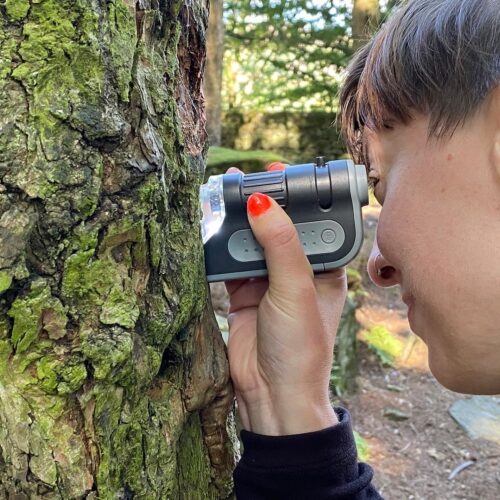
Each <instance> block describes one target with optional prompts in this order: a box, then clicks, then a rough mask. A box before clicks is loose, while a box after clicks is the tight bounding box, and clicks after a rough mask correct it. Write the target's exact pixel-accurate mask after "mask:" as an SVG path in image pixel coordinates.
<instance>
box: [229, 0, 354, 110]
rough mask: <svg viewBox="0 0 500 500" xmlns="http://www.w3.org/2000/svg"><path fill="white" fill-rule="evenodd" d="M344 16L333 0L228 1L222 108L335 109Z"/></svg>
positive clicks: (345, 55) (345, 43)
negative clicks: (223, 100) (223, 102)
mask: <svg viewBox="0 0 500 500" xmlns="http://www.w3.org/2000/svg"><path fill="white" fill-rule="evenodd" d="M348 16H349V12H348V9H347V7H346V5H345V2H338V1H333V0H317V1H310V0H271V1H263V0H244V1H240V0H228V1H227V3H226V10H225V21H226V39H225V42H226V53H225V55H226V62H225V68H224V98H225V107H226V108H228V109H232V108H238V109H263V108H265V109H266V110H267V111H281V110H283V109H287V108H288V109H294V110H310V109H321V110H325V111H332V110H334V108H335V102H336V98H335V94H336V89H337V85H338V82H339V74H340V70H341V69H342V68H343V67H345V66H346V64H347V62H348V60H349V57H350V56H351V53H352V50H351V44H350V40H349V34H348Z"/></svg>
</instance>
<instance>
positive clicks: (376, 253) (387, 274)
mask: <svg viewBox="0 0 500 500" xmlns="http://www.w3.org/2000/svg"><path fill="white" fill-rule="evenodd" d="M368 275H369V276H370V279H371V280H372V281H373V283H375V284H376V285H377V286H380V287H389V286H394V285H399V284H400V283H401V273H400V272H399V270H398V269H396V268H395V267H394V266H393V265H391V263H390V262H389V261H388V260H386V259H385V257H384V256H383V255H382V253H381V252H380V250H379V248H378V245H377V241H376V240H375V242H374V243H373V248H372V251H371V254H370V258H369V259H368Z"/></svg>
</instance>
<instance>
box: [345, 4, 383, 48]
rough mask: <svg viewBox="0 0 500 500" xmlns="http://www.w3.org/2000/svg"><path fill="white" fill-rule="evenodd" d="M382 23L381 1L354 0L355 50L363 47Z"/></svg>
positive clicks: (353, 35) (353, 30)
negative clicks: (380, 22)
mask: <svg viewBox="0 0 500 500" xmlns="http://www.w3.org/2000/svg"><path fill="white" fill-rule="evenodd" d="M379 21H380V6H379V0H354V3H353V8H352V38H353V41H354V49H355V50H357V49H359V48H360V47H362V46H363V45H364V44H365V43H366V42H367V41H368V40H369V39H370V37H371V36H372V34H373V32H374V31H375V30H376V29H377V27H378V24H379Z"/></svg>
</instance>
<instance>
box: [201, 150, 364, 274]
mask: <svg viewBox="0 0 500 500" xmlns="http://www.w3.org/2000/svg"><path fill="white" fill-rule="evenodd" d="M257 192H258V193H263V194H266V195H267V196H270V197H271V198H273V199H274V200H276V202H277V203H278V204H279V205H280V206H281V207H283V209H284V210H285V211H286V213H287V214H288V216H289V217H290V218H291V219H292V221H293V223H294V225H295V228H296V229H297V233H298V236H299V238H300V241H301V243H302V245H303V248H304V252H305V254H306V255H307V258H308V259H309V262H310V263H311V266H312V269H313V271H314V272H322V271H328V270H331V269H336V268H338V267H342V266H344V265H346V264H347V263H349V262H350V261H351V260H352V259H354V257H356V255H357V253H358V252H359V249H360V248H361V244H362V242H363V220H362V214H361V208H362V207H363V206H365V205H368V179H367V175H366V169H365V167H364V165H355V164H354V163H353V162H352V161H350V160H338V161H325V159H324V158H323V157H318V158H317V159H316V162H315V163H306V164H301V165H287V166H286V167H285V169H284V170H278V171H270V172H259V173H252V174H246V175H245V174H241V173H229V174H224V175H216V176H211V177H210V178H209V179H208V182H207V183H206V184H203V185H202V186H201V188H200V201H201V206H202V212H203V218H202V221H201V232H202V237H203V245H204V250H205V267H206V272H207V278H208V281H209V282H215V281H229V280H233V279H241V278H253V277H258V276H266V275H267V268H266V261H265V258H264V251H263V249H262V247H261V246H260V245H259V243H258V242H257V240H256V239H255V238H254V236H253V233H252V230H251V229H250V225H249V223H248V218H247V210H246V205H247V200H248V198H249V197H250V196H251V195H252V194H253V193H257Z"/></svg>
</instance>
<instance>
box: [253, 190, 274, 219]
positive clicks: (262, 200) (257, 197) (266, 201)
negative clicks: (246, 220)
mask: <svg viewBox="0 0 500 500" xmlns="http://www.w3.org/2000/svg"><path fill="white" fill-rule="evenodd" d="M271 205H272V203H271V198H269V196H266V195H265V194H262V193H254V194H252V196H250V198H248V202H247V208H248V212H249V213H250V215H251V216H252V217H259V216H260V215H262V214H264V213H266V212H267V211H268V210H269V209H270V208H271Z"/></svg>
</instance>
